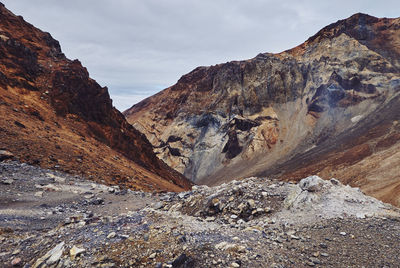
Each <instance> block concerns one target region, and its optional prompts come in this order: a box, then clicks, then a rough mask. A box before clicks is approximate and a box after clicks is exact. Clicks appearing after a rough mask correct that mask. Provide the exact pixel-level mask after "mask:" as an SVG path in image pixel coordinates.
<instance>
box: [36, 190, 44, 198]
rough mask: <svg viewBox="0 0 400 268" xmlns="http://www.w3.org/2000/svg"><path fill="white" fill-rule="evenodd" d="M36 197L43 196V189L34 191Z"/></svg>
mask: <svg viewBox="0 0 400 268" xmlns="http://www.w3.org/2000/svg"><path fill="white" fill-rule="evenodd" d="M35 196H36V197H43V191H39V192H36V193H35Z"/></svg>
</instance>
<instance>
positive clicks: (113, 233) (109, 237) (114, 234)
mask: <svg viewBox="0 0 400 268" xmlns="http://www.w3.org/2000/svg"><path fill="white" fill-rule="evenodd" d="M116 235H117V234H116V233H115V232H111V233H109V234H108V235H107V238H108V239H111V238H114V237H115V236H116Z"/></svg>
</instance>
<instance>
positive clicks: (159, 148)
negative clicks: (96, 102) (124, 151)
mask: <svg viewBox="0 0 400 268" xmlns="http://www.w3.org/2000/svg"><path fill="white" fill-rule="evenodd" d="M399 33H400V19H386V18H383V19H379V18H375V17H372V16H369V15H365V14H355V15H353V16H351V17H350V18H348V19H345V20H341V21H338V22H336V23H334V24H331V25H329V26H327V27H326V28H324V29H322V30H321V31H320V32H318V33H317V34H316V35H314V36H313V37H311V38H310V39H308V40H307V41H306V42H304V43H303V44H301V45H300V46H298V47H295V48H293V49H291V50H288V51H285V52H282V53H279V54H269V53H262V54H259V55H257V56H256V57H255V58H253V59H250V60H245V61H233V62H228V63H225V64H218V65H215V66H210V67H199V68H196V69H195V70H193V71H192V72H190V73H189V74H187V75H184V76H183V77H182V78H181V79H180V80H179V81H178V82H177V84H175V85H173V86H172V87H169V88H167V89H165V90H164V91H162V92H160V93H158V94H156V95H154V96H152V97H150V98H148V99H146V100H144V101H142V102H140V103H138V104H136V105H134V106H133V107H132V108H130V109H128V110H127V111H125V112H124V115H125V116H126V117H127V119H128V122H130V123H131V124H133V125H134V126H135V127H136V128H137V129H139V130H140V131H141V132H143V133H144V134H145V135H146V136H147V138H148V139H149V141H150V142H151V143H152V144H153V145H154V146H155V147H156V149H155V152H156V153H157V155H158V156H159V157H160V158H161V159H163V160H164V161H165V162H166V163H167V164H169V165H170V166H171V167H173V168H175V169H176V170H177V171H179V172H181V173H183V174H184V175H186V176H187V177H188V178H190V179H191V180H192V181H194V182H197V183H205V184H210V185H213V184H218V183H221V182H224V181H228V180H231V179H234V178H241V177H246V176H251V175H257V174H258V175H269V176H275V177H279V178H281V179H300V178H304V177H306V176H308V175H311V174H318V175H320V176H321V177H323V178H329V177H338V178H341V179H342V181H343V182H345V183H351V184H352V185H355V186H360V187H361V188H362V189H363V190H365V191H366V192H367V193H369V194H373V195H374V196H376V197H378V198H381V199H383V200H385V201H387V202H391V203H393V204H397V205H399V204H400V203H399V202H400V199H399V197H398V196H399V195H398V193H399V191H400V190H399V188H400V179H399V177H398V174H399V170H398V168H397V167H398V166H399V163H400V157H399V155H398V154H397V153H396V150H395V149H394V148H395V146H399V145H398V143H397V141H398V137H399V133H400V129H399V125H398V124H397V122H398V120H399V119H400V118H399V114H400V113H399V111H398V108H397V107H399V105H398V104H399V102H400V100H399V96H398V93H399V89H400V62H399V59H400V56H399V55H400V46H399V41H400V38H399V36H400V34H399ZM171 137H173V138H171ZM378 144H380V145H378ZM382 144H385V146H382ZM390 152H391V153H390ZM388 154H389V155H390V156H391V159H390V160H388V159H387V155H388ZM383 155H385V156H383ZM363 161H364V162H363ZM377 163H381V165H382V166H386V170H385V172H383V173H380V174H379V176H378V173H377V172H376V170H377V169H380V168H379V167H377ZM372 185H374V186H372Z"/></svg>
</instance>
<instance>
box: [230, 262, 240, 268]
mask: <svg viewBox="0 0 400 268" xmlns="http://www.w3.org/2000/svg"><path fill="white" fill-rule="evenodd" d="M231 267H235V268H237V267H240V264H239V263H237V262H232V263H231Z"/></svg>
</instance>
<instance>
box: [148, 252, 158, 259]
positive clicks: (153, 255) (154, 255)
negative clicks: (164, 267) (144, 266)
mask: <svg viewBox="0 0 400 268" xmlns="http://www.w3.org/2000/svg"><path fill="white" fill-rule="evenodd" d="M156 256H157V253H155V252H154V253H152V254H150V256H149V259H154V258H155V257H156Z"/></svg>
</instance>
